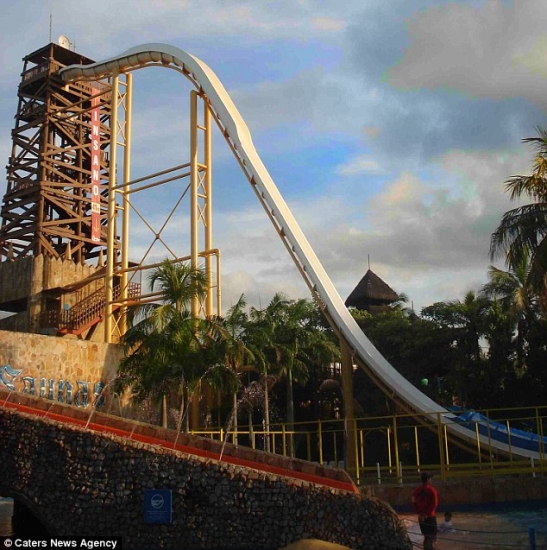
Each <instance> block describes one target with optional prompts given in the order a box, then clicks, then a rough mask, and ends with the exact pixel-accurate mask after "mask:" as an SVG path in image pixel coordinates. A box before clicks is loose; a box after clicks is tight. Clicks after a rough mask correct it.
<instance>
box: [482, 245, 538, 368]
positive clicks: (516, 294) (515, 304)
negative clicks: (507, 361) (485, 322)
mask: <svg viewBox="0 0 547 550" xmlns="http://www.w3.org/2000/svg"><path fill="white" fill-rule="evenodd" d="M488 275H489V279H490V280H489V281H488V283H486V284H485V285H484V286H483V288H482V294H484V295H485V296H487V297H489V298H495V299H497V300H499V301H500V303H501V305H502V307H503V309H504V311H506V312H507V314H508V315H509V316H510V318H512V319H513V321H514V323H515V326H516V343H517V346H516V349H517V367H518V368H519V369H521V368H522V367H523V366H524V348H525V342H526V334H527V332H528V329H529V327H530V326H531V325H532V324H533V323H534V321H535V319H536V305H537V296H536V293H535V291H534V289H533V288H532V285H531V278H530V263H529V258H528V256H522V257H521V258H519V259H518V261H517V262H516V263H515V264H514V266H513V267H512V269H509V270H508V271H503V270H502V269H498V268H497V267H494V266H490V269H489V272H488Z"/></svg>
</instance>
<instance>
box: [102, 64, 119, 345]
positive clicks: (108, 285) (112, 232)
mask: <svg viewBox="0 0 547 550" xmlns="http://www.w3.org/2000/svg"><path fill="white" fill-rule="evenodd" d="M118 91H119V76H118V75H117V74H115V75H113V78H112V115H111V117H110V179H109V182H108V241H107V244H106V277H105V285H104V287H105V311H104V341H105V342H106V343H111V342H112V327H113V307H112V299H113V297H114V266H115V263H116V258H115V253H114V241H115V239H116V223H115V221H116V153H117V146H118Z"/></svg>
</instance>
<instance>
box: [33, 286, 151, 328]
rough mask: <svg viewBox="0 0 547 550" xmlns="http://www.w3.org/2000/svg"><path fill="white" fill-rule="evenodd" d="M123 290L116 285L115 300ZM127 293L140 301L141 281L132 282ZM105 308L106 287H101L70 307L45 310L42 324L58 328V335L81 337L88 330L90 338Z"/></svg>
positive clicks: (133, 300) (116, 308) (116, 307)
mask: <svg viewBox="0 0 547 550" xmlns="http://www.w3.org/2000/svg"><path fill="white" fill-rule="evenodd" d="M121 290H122V289H121V285H116V286H115V287H114V290H113V300H114V301H116V300H118V299H119V298H120V296H121ZM127 294H128V298H130V299H131V301H132V303H134V302H137V301H139V298H140V296H141V285H140V284H139V283H130V284H129V288H128V293H127ZM128 305H129V304H128ZM119 308H120V305H119V304H115V305H114V306H113V311H116V310H118V309H119ZM104 309H105V291H104V288H100V289H98V290H96V291H95V292H93V293H91V294H89V295H88V296H86V297H85V298H84V299H83V300H81V301H79V302H78V303H76V304H74V305H73V306H72V307H70V308H69V309H63V310H55V311H46V312H43V313H42V315H41V320H40V321H41V322H40V326H42V327H51V328H54V329H56V331H57V335H58V336H64V335H67V334H73V335H75V336H79V337H81V336H82V334H84V333H86V332H87V337H86V338H85V339H89V338H90V333H92V331H93V330H94V327H96V326H97V325H98V324H99V323H100V322H101V321H102V320H103V318H104Z"/></svg>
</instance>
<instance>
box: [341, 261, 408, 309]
mask: <svg viewBox="0 0 547 550" xmlns="http://www.w3.org/2000/svg"><path fill="white" fill-rule="evenodd" d="M398 299H399V295H398V294H397V293H396V292H395V291H394V290H393V289H392V288H391V287H390V286H389V285H387V284H386V283H385V282H384V281H382V279H380V277H378V275H376V274H375V273H373V272H372V271H371V270H370V269H369V270H368V271H367V272H366V273H365V275H364V277H363V278H362V279H361V280H360V281H359V284H358V285H357V286H356V287H355V288H354V289H353V291H352V292H351V294H350V295H349V296H348V298H347V300H346V302H345V304H346V306H347V307H355V308H357V309H364V310H368V309H369V308H370V306H378V305H389V304H391V303H393V302H396V301H397V300H398Z"/></svg>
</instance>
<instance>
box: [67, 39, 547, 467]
mask: <svg viewBox="0 0 547 550" xmlns="http://www.w3.org/2000/svg"><path fill="white" fill-rule="evenodd" d="M147 66H165V67H168V68H171V69H175V70H177V71H179V72H181V73H182V74H184V75H185V76H186V77H187V78H189V79H190V80H191V81H192V82H193V83H194V85H195V86H196V88H197V89H198V90H199V91H200V92H202V93H203V94H204V95H205V96H206V98H207V101H208V102H209V106H210V109H211V111H212V113H213V116H214V117H215V119H216V121H217V122H218V124H219V126H220V127H221V130H222V132H223V134H224V136H225V138H226V139H227V141H228V142H229V143H230V145H231V147H232V150H233V151H234V154H235V155H236V157H237V158H238V160H239V162H240V165H241V167H242V169H243V170H244V172H246V175H247V177H248V178H249V181H250V182H251V184H252V185H253V186H254V188H255V192H256V194H257V195H258V197H259V199H260V201H261V203H262V204H263V206H264V208H265V209H266V213H267V214H268V216H269V218H270V220H271V221H272V222H273V224H274V226H275V228H276V230H277V232H278V234H279V235H280V237H281V239H282V240H283V241H284V244H285V246H286V247H287V250H288V251H289V254H290V255H291V256H292V258H293V260H294V261H295V263H296V265H297V268H298V269H299V271H300V273H301V274H302V276H303V277H304V279H305V280H306V283H307V284H308V286H309V288H310V290H311V291H312V293H313V294H314V296H315V297H316V298H317V299H318V301H320V303H321V306H322V308H323V309H324V312H325V315H326V316H327V318H328V319H329V321H330V322H331V324H332V326H333V329H334V330H335V331H336V332H337V333H338V334H339V336H340V337H341V338H343V339H344V340H345V342H346V344H347V345H348V346H349V348H350V349H351V350H352V353H353V356H354V361H355V362H356V363H357V364H358V365H359V366H360V367H362V368H364V369H365V370H366V371H367V373H368V374H369V375H370V376H371V377H372V378H373V380H374V381H375V382H376V383H377V384H378V385H379V386H380V387H382V389H383V390H384V391H386V392H387V393H388V394H389V395H390V396H391V397H392V399H394V400H395V401H396V402H397V403H399V404H401V405H402V406H404V407H405V408H406V409H407V410H408V411H410V412H412V413H413V414H414V413H415V414H416V415H417V416H420V418H422V419H426V420H429V421H430V422H432V423H434V424H437V423H438V421H439V418H440V421H441V422H442V423H443V424H444V425H446V427H447V430H448V432H449V434H451V435H452V436H454V437H457V438H460V439H463V440H465V441H466V442H468V443H472V444H475V445H476V442H477V437H478V438H479V439H480V442H481V445H483V444H484V446H485V447H487V446H490V447H492V448H495V449H497V450H499V451H500V452H503V453H509V454H512V455H514V456H521V457H528V458H534V459H540V458H544V457H545V451H544V443H543V441H541V442H540V445H539V448H538V449H537V450H534V449H529V448H526V447H521V446H519V445H518V442H517V438H515V439H514V440H513V441H512V438H511V437H509V440H507V439H508V438H507V437H505V440H503V438H502V440H496V439H495V438H493V437H492V435H491V433H490V429H489V427H488V426H487V428H488V430H487V431H488V433H487V434H481V433H479V434H477V431H479V430H476V427H475V425H472V426H469V425H467V426H466V425H461V424H459V423H458V422H457V421H456V419H457V417H456V416H455V415H454V414H453V413H452V412H450V411H449V410H447V409H444V408H443V407H441V406H440V405H439V404H438V403H436V402H435V401H433V400H432V399H430V398H429V397H428V396H426V395H425V394H423V393H422V392H420V391H419V390H418V389H417V388H416V387H414V386H413V385H412V384H411V383H410V382H409V381H408V380H406V379H405V378H404V377H403V376H401V374H399V372H397V370H395V368H393V367H392V366H391V364H390V363H389V362H388V361H387V360H386V359H385V358H384V357H383V356H382V355H381V354H380V352H379V351H378V350H377V349H376V348H375V347H374V345H373V344H372V343H371V342H370V340H369V339H368V338H367V337H366V335H365V334H364V333H363V331H362V330H361V329H360V328H359V326H358V325H357V323H356V322H355V320H354V318H353V317H352V315H351V313H350V312H349V311H348V309H347V307H346V306H345V304H344V302H343V301H342V299H341V297H340V295H339V294H338V291H337V290H336V288H335V287H334V285H333V284H332V282H331V280H330V278H329V276H328V275H327V273H326V272H325V270H324V268H323V266H322V265H321V262H320V261H319V260H318V258H317V256H316V254H315V252H314V251H313V249H312V247H311V246H310V244H309V243H308V240H307V239H306V237H305V236H304V233H303V232H302V230H301V229H300V227H299V225H298V223H297V222H296V220H295V218H294V216H293V215H292V213H291V211H290V210H289V208H288V206H287V204H286V203H285V200H284V199H283V197H282V196H281V194H280V192H279V190H278V189H277V186H276V185H275V183H274V181H273V179H272V178H271V176H270V174H269V173H268V170H267V169H266V167H265V166H264V164H263V163H262V160H261V159H260V157H259V155H258V153H257V151H256V149H255V146H254V144H253V141H252V138H251V134H250V132H249V129H248V127H247V125H246V124H245V121H244V120H243V118H242V117H241V115H240V113H239V111H238V110H237V108H236V106H235V105H234V103H233V101H232V100H231V98H230V96H229V95H228V93H227V91H226V89H225V88H224V86H223V85H222V83H221V82H220V80H219V79H218V77H217V76H216V74H215V73H214V72H213V71H212V70H211V69H210V68H209V67H208V66H207V65H206V64H205V63H204V62H203V61H201V60H199V59H198V58H196V57H194V56H192V55H190V54H189V53H186V52H184V51H182V50H180V49H178V48H175V47H173V46H169V45H166V44H143V45H141V46H136V47H134V48H131V49H129V50H127V51H126V52H124V53H122V54H121V55H119V56H117V57H113V58H111V59H107V60H106V61H101V62H98V63H93V64H90V65H71V66H68V67H65V68H64V69H61V71H60V75H61V77H62V78H63V80H65V81H66V82H71V81H78V80H98V79H101V78H105V77H110V76H116V75H119V74H123V73H127V72H130V71H134V70H137V69H140V68H142V67H147ZM492 433H493V432H492Z"/></svg>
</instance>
